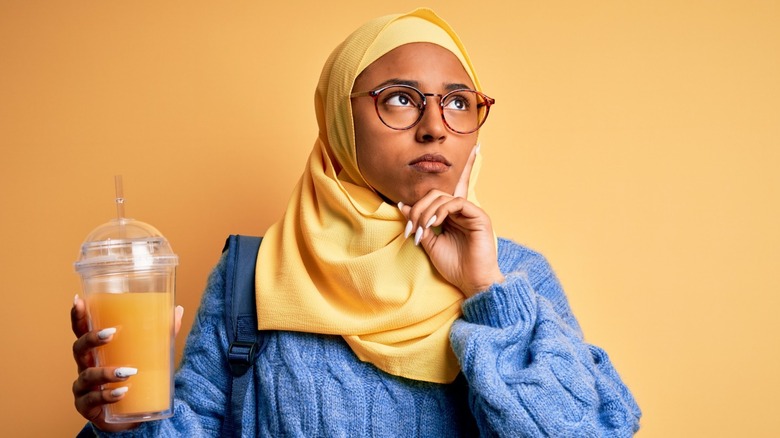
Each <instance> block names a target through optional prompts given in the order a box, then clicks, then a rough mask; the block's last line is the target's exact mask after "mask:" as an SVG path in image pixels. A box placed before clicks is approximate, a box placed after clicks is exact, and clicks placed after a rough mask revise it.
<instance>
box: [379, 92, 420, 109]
mask: <svg viewBox="0 0 780 438" xmlns="http://www.w3.org/2000/svg"><path fill="white" fill-rule="evenodd" d="M384 103H385V105H390V106H417V105H416V104H415V102H414V99H413V98H412V96H410V95H409V94H408V93H406V92H403V91H395V92H392V93H390V95H389V96H387V98H386V99H385V100H384Z"/></svg>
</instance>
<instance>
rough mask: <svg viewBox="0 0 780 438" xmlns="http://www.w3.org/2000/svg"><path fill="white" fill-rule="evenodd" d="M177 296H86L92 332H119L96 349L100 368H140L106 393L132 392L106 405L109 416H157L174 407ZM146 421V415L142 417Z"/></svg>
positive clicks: (112, 294) (109, 294) (121, 294)
mask: <svg viewBox="0 0 780 438" xmlns="http://www.w3.org/2000/svg"><path fill="white" fill-rule="evenodd" d="M172 300H173V294H170V293H165V292H138V293H94V294H91V295H89V296H88V297H87V305H88V306H89V313H90V317H91V321H92V327H93V329H98V330H100V329H104V328H108V327H116V329H117V331H116V333H115V334H114V337H113V339H112V340H111V342H109V343H108V344H106V345H104V346H101V347H98V348H97V349H96V352H97V361H98V366H123V367H133V368H137V369H138V374H136V375H135V376H132V377H130V378H128V379H127V380H126V381H124V382H118V383H112V384H108V385H106V388H108V389H111V388H116V387H119V386H127V387H129V390H128V392H127V393H126V394H125V397H124V398H123V399H122V400H120V401H119V402H117V403H114V404H110V405H106V408H107V410H108V411H107V416H113V415H116V416H119V417H122V416H129V417H134V416H136V415H138V414H144V413H155V412H160V411H165V410H168V409H169V408H170V407H171V366H172V349H171V340H172V337H173V303H172ZM140 416H141V417H143V415H140Z"/></svg>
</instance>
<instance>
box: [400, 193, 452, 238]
mask: <svg viewBox="0 0 780 438" xmlns="http://www.w3.org/2000/svg"><path fill="white" fill-rule="evenodd" d="M450 198H452V195H450V194H448V193H445V192H442V191H440V190H431V191H430V192H428V193H426V194H425V196H423V197H422V198H420V199H419V200H418V201H417V202H415V204H414V205H413V206H412V207H411V208H409V210H408V213H407V215H406V216H407V218H408V222H407V223H406V229H405V235H406V237H409V235H410V234H411V233H415V236H419V235H420V234H421V233H423V231H424V230H425V227H426V224H427V222H428V221H429V220H430V218H431V216H433V212H434V211H435V209H436V208H437V207H438V205H439V204H441V203H443V202H446V200H447V199H450Z"/></svg>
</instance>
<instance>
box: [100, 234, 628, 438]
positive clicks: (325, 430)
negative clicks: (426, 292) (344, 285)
mask: <svg viewBox="0 0 780 438" xmlns="http://www.w3.org/2000/svg"><path fill="white" fill-rule="evenodd" d="M498 261H499V266H500V267H501V270H502V272H503V273H504V275H505V276H506V281H505V282H504V283H503V284H497V285H494V286H492V287H491V288H490V289H489V290H487V291H485V292H482V293H480V294H478V295H476V296H474V297H472V298H470V299H468V300H466V301H465V302H464V303H463V317H462V318H460V319H458V320H457V321H456V322H455V323H454V324H453V326H452V330H451V332H450V340H451V343H452V348H453V349H454V351H455V354H456V355H457V357H458V359H459V360H460V365H461V368H462V373H461V374H460V375H459V377H458V379H457V380H456V381H455V382H454V383H452V384H449V385H441V384H435V383H427V382H419V381H414V380H409V379H405V378H401V377H396V376H392V375H389V374H386V373H384V372H382V371H380V370H378V369H377V368H376V367H374V366H373V365H371V364H369V363H365V362H361V361H360V360H358V359H357V358H356V357H355V355H354V354H353V353H352V351H351V350H350V348H349V347H348V346H347V344H346V343H345V342H344V341H343V340H342V338H341V337H339V336H327V335H318V334H311V333H296V332H268V334H267V339H266V341H265V346H264V348H263V350H262V352H261V353H260V355H259V357H258V360H257V362H256V366H255V368H254V382H253V384H252V385H250V387H249V390H248V393H247V398H246V406H245V410H244V412H245V414H244V420H245V421H244V424H243V428H242V434H243V436H245V437H254V436H264V437H265V436H273V437H275V436H294V437H320V436H322V437H384V436H397V437H455V436H506V437H613V436H614V437H629V436H632V435H633V434H634V433H635V432H636V431H637V430H638V428H639V417H640V415H641V413H640V410H639V407H638V406H637V404H636V402H635V401H634V398H633V397H632V396H631V393H630V392H629V390H628V388H626V386H625V385H624V384H623V382H621V380H620V377H619V376H618V374H617V372H616V371H615V369H614V368H613V366H612V364H611V363H610V361H609V358H608V357H607V354H606V353H605V352H604V351H603V350H601V349H600V348H598V347H595V346H592V345H588V344H586V343H585V342H583V339H582V334H581V331H580V328H579V325H578V323H577V321H576V319H575V318H574V316H573V315H572V313H571V310H570V308H569V304H568V302H567V300H566V296H565V295H564V293H563V290H562V289H561V286H560V284H559V282H558V280H557V279H556V277H555V274H554V273H553V271H552V270H551V268H550V266H549V264H548V263H547V261H546V260H545V259H544V257H542V256H541V255H540V254H538V253H535V252H533V251H531V250H529V249H527V248H524V247H522V246H520V245H518V244H516V243H514V242H511V241H509V240H505V239H499V242H498ZM224 276H225V263H224V259H223V260H221V261H220V263H219V264H218V265H217V267H216V269H215V270H214V272H213V273H212V274H211V277H210V279H209V283H208V287H207V289H206V292H205V293H204V295H203V300H202V302H201V305H200V310H199V311H198V315H197V317H196V320H195V322H194V324H193V327H192V330H191V332H190V335H189V338H188V339H187V345H186V348H185V350H184V357H183V359H182V363H181V367H180V369H179V371H178V373H177V374H176V400H175V406H174V412H175V414H174V416H173V417H172V418H170V419H168V420H161V421H153V422H148V423H143V424H141V425H140V426H139V427H138V428H137V429H134V430H132V431H128V432H124V433H119V434H104V435H106V436H144V437H148V436H165V437H168V436H185V437H202V436H218V435H219V433H220V431H221V428H222V420H223V418H224V416H225V413H226V409H227V406H228V404H229V397H228V396H227V395H226V393H225V390H226V388H228V387H229V385H228V379H229V373H228V371H227V359H226V350H227V337H226V334H225V327H224V310H225V309H224V284H225V282H224Z"/></svg>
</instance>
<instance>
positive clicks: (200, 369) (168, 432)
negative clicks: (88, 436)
mask: <svg viewBox="0 0 780 438" xmlns="http://www.w3.org/2000/svg"><path fill="white" fill-rule="evenodd" d="M224 265H225V261H224V257H223V258H222V259H221V260H220V262H219V264H217V267H216V268H215V269H214V271H213V272H212V273H211V275H210V277H209V281H208V286H207V288H206V291H205V293H204V294H203V298H202V299H201V304H200V307H199V310H198V314H197V316H196V317H195V321H194V323H193V325H192V329H191V330H190V334H189V336H188V338H187V344H186V346H185V348H184V355H183V358H182V362H181V365H180V367H179V369H178V371H177V372H176V377H175V399H174V415H173V417H171V418H168V419H165V420H158V421H148V422H145V423H140V424H139V426H138V427H137V428H135V429H132V430H129V431H125V432H119V433H106V432H102V431H100V430H98V429H97V428H94V427H93V429H94V431H95V433H96V434H97V435H98V436H105V437H112V438H116V437H120V438H126V437H150V436H155V437H179V436H180V437H202V436H219V434H220V431H221V427H222V420H223V418H224V417H225V414H226V408H227V405H228V402H227V397H228V395H227V393H226V389H227V388H228V387H229V382H228V380H229V378H230V376H229V374H228V371H227V365H226V361H227V359H226V357H225V354H226V353H225V352H226V351H227V335H226V333H225V324H224V312H225V309H224V307H225V301H224V289H225V288H224V285H225V272H224V270H225V266H224Z"/></svg>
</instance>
